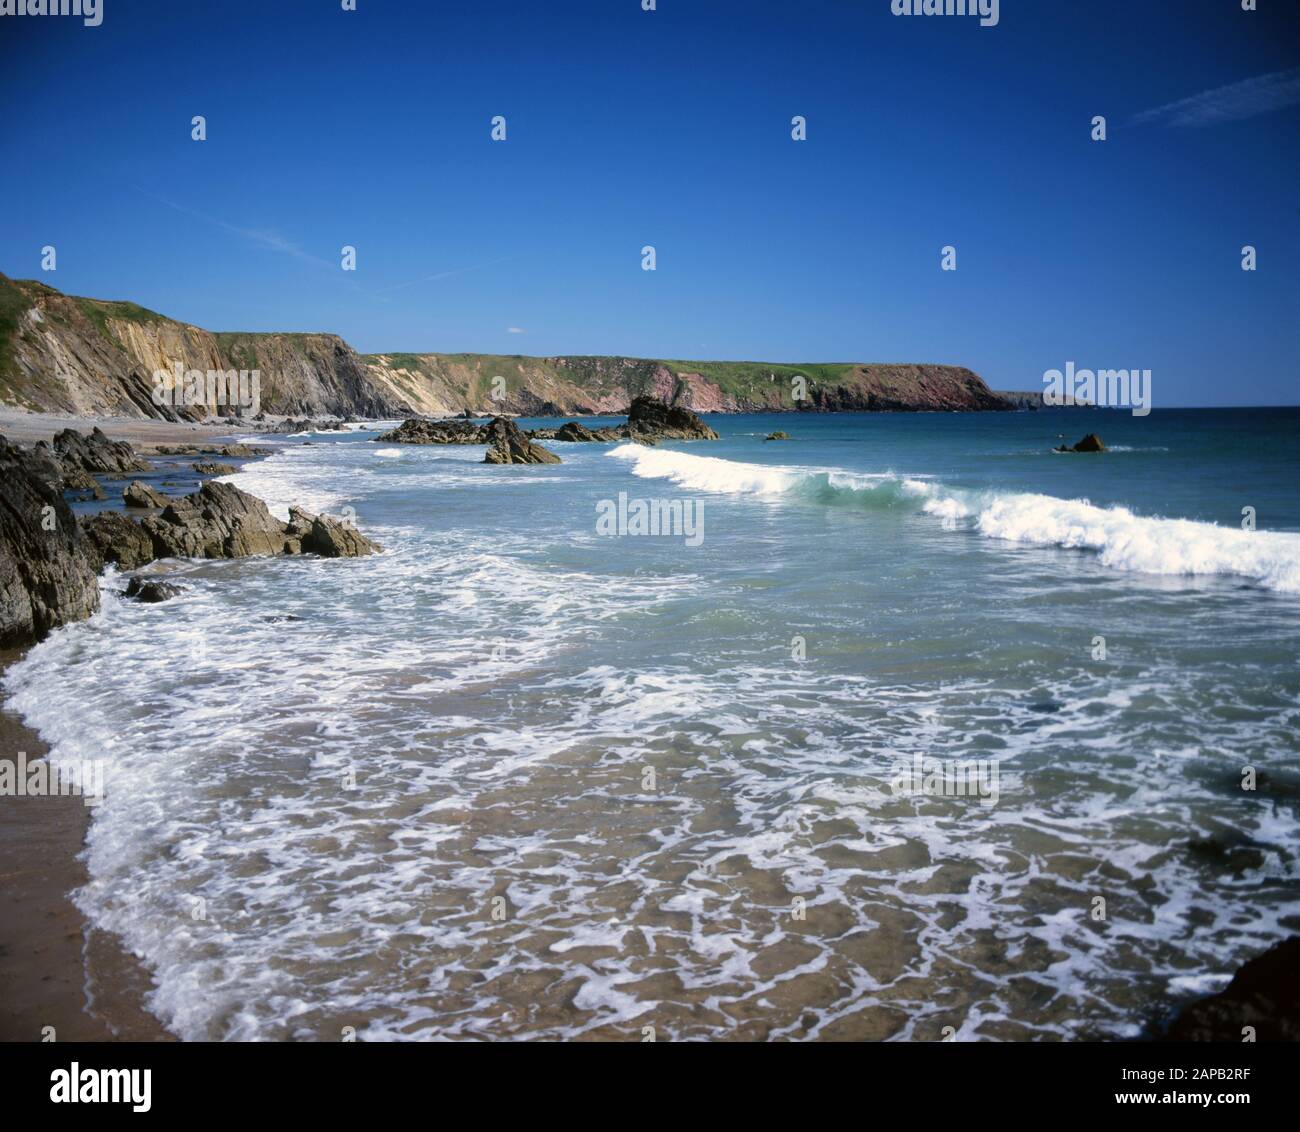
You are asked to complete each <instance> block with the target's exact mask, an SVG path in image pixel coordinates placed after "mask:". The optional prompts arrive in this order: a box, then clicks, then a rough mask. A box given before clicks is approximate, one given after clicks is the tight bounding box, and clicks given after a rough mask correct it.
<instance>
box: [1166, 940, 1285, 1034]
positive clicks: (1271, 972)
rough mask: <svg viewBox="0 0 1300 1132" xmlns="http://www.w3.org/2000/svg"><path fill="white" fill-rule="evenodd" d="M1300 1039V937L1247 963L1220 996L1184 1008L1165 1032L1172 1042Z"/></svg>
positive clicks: (1204, 999) (1275, 945) (1282, 943)
mask: <svg viewBox="0 0 1300 1132" xmlns="http://www.w3.org/2000/svg"><path fill="white" fill-rule="evenodd" d="M1247 1026H1249V1027H1250V1028H1251V1029H1252V1030H1254V1037H1255V1040H1256V1041H1258V1042H1295V1041H1300V936H1292V937H1291V938H1290V939H1287V940H1283V941H1282V942H1281V943H1278V944H1274V946H1272V947H1271V948H1269V949H1268V950H1267V951H1266V952H1264V954H1263V955H1257V956H1256V957H1255V958H1254V959H1251V960H1250V961H1249V962H1247V963H1246V964H1245V965H1244V966H1242V968H1241V969H1240V970H1239V971H1238V972H1237V973H1236V974H1235V975H1233V977H1232V981H1231V982H1230V983H1229V984H1228V985H1227V986H1226V987H1225V988H1224V989H1223V990H1221V991H1220V992H1219V993H1218V994H1215V995H1211V996H1210V997H1209V998H1203V999H1201V1000H1200V1001H1199V1002H1194V1003H1192V1004H1191V1005H1190V1006H1187V1007H1184V1008H1183V1009H1182V1010H1181V1011H1180V1012H1179V1013H1178V1015H1177V1016H1176V1017H1175V1019H1174V1021H1173V1023H1172V1024H1171V1025H1170V1026H1169V1028H1168V1030H1167V1031H1166V1032H1165V1035H1164V1039H1165V1040H1166V1041H1171V1042H1240V1041H1241V1040H1242V1039H1243V1037H1244V1036H1245V1034H1244V1033H1243V1031H1244V1029H1245V1027H1247Z"/></svg>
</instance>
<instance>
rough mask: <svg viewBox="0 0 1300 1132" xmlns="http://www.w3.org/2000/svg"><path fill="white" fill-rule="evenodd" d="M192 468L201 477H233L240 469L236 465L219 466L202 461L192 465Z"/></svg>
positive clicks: (211, 462)
mask: <svg viewBox="0 0 1300 1132" xmlns="http://www.w3.org/2000/svg"><path fill="white" fill-rule="evenodd" d="M190 467H191V468H193V469H194V471H195V472H196V473H197V474H199V475H201V476H233V475H234V474H235V472H237V471H238V470H239V469H238V468H236V467H235V465H234V464H219V463H216V462H215V461H202V460H200V461H199V462H198V463H196V464H191V465H190Z"/></svg>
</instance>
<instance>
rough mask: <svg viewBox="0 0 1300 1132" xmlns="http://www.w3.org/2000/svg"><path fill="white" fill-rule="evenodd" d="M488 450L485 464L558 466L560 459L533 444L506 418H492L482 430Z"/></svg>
mask: <svg viewBox="0 0 1300 1132" xmlns="http://www.w3.org/2000/svg"><path fill="white" fill-rule="evenodd" d="M484 433H485V434H486V439H487V444H488V450H487V455H486V456H484V457H483V463H485V464H558V463H560V458H559V457H558V456H557V455H556V454H555V453H554V452H548V451H547V450H546V449H545V448H543V447H542V446H541V445H540V444H534V443H533V442H532V441H531V440H529V439H528V437H526V436H525V435H524V434H523V433H522V432H520V431H519V426H518V425H517V424H515V422H514V421H512V420H510V419H509V418H508V417H493V418H492V421H491V423H489V424H488V426H487V427H486V428H485V429H484Z"/></svg>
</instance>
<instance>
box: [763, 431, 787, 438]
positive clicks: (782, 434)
mask: <svg viewBox="0 0 1300 1132" xmlns="http://www.w3.org/2000/svg"><path fill="white" fill-rule="evenodd" d="M763 439H764V440H789V439H790V434H789V433H788V432H769V433H768V434H767V435H766V436H765V437H763Z"/></svg>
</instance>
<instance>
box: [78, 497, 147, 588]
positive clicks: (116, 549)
mask: <svg viewBox="0 0 1300 1132" xmlns="http://www.w3.org/2000/svg"><path fill="white" fill-rule="evenodd" d="M81 529H82V531H83V532H84V533H85V535H86V539H87V542H88V544H89V546H88V553H89V554H90V555H91V563H92V566H93V567H94V570H95V572H96V573H98V572H99V571H100V570H102V569H103V568H104V567H105V566H106V565H108V564H110V563H111V564H112V565H114V566H116V567H117V568H118V569H119V570H136V569H138V568H139V567H141V566H143V565H145V564H146V563H148V562H152V561H153V560H154V559H155V558H156V557H157V555H156V554H154V550H153V539H152V538H150V537H149V532H148V531H146V530H145V529H144V528H143V527H142V526H140V524H139V523H137V522H136V521H135V520H134V519H129V518H127V516H125V515H123V514H122V512H121V511H101V512H100V513H99V514H98V515H90V516H88V517H86V518H84V519H82V520H81Z"/></svg>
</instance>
